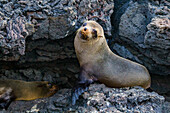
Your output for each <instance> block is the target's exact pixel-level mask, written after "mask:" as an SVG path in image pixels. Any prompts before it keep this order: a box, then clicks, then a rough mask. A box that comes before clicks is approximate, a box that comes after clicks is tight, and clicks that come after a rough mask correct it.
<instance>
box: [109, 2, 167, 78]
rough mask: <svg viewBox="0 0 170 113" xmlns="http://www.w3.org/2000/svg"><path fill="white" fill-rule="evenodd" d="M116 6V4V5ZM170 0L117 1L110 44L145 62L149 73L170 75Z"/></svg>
mask: <svg viewBox="0 0 170 113" xmlns="http://www.w3.org/2000/svg"><path fill="white" fill-rule="evenodd" d="M116 6H117V7H116ZM169 7H170V2H168V1H166V0H163V1H161V2H159V1H147V0H137V1H136V0H126V1H124V4H122V1H121V0H120V1H116V2H115V9H114V10H115V12H114V14H113V16H112V25H113V28H114V30H113V39H112V40H111V42H110V43H111V48H112V49H113V51H115V52H116V53H117V54H119V55H121V56H123V57H125V58H129V59H131V60H134V61H136V62H139V63H141V64H143V65H145V66H146V67H147V68H148V69H149V70H150V73H153V74H159V75H170V70H169V67H170V9H169Z"/></svg>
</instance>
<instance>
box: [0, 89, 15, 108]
mask: <svg viewBox="0 0 170 113" xmlns="http://www.w3.org/2000/svg"><path fill="white" fill-rule="evenodd" d="M14 100H15V96H14V94H13V91H12V89H11V88H8V89H4V90H2V89H1V90H0V109H5V110H7V109H8V107H9V105H10V104H11V102H12V101H14Z"/></svg>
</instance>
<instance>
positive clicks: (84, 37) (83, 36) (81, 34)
mask: <svg viewBox="0 0 170 113" xmlns="http://www.w3.org/2000/svg"><path fill="white" fill-rule="evenodd" d="M80 38H81V39H83V40H87V38H88V36H87V35H86V34H85V33H84V32H82V31H80Z"/></svg>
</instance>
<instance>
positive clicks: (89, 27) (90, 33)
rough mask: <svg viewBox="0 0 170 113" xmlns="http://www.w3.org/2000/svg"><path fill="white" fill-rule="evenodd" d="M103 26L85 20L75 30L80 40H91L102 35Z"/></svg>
mask: <svg viewBox="0 0 170 113" xmlns="http://www.w3.org/2000/svg"><path fill="white" fill-rule="evenodd" d="M103 34H104V31H103V28H102V27H101V26H100V24H98V23H97V22H95V21H86V22H84V23H83V25H82V26H81V27H80V28H79V29H78V31H77V37H78V38H79V39H80V40H81V41H82V42H87V41H91V40H98V38H100V37H103V36H104V35H103Z"/></svg>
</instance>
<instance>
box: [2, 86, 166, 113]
mask: <svg viewBox="0 0 170 113" xmlns="http://www.w3.org/2000/svg"><path fill="white" fill-rule="evenodd" d="M70 99H71V90H70V89H61V90H59V91H58V92H57V93H56V94H55V95H54V96H52V97H50V98H44V99H37V100H34V101H16V102H13V103H12V104H11V105H10V107H9V109H8V110H7V111H3V112H4V113H7V112H81V113H87V112H109V113H111V112H128V113H134V112H137V113H141V112H144V113H147V112H148V113H151V112H152V113H161V112H162V106H163V103H164V97H163V96H160V95H158V94H157V93H155V92H151V93H150V92H147V91H146V90H144V89H143V88H141V87H133V88H120V89H118V88H107V87H106V86H105V85H103V84H100V85H99V84H93V85H91V86H90V87H89V90H88V91H87V92H85V93H84V94H83V95H82V97H80V99H79V100H78V101H77V103H76V105H74V106H71V105H70V102H71V101H70Z"/></svg>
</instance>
